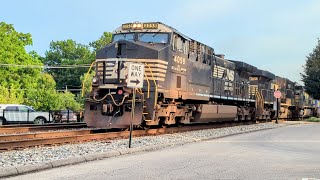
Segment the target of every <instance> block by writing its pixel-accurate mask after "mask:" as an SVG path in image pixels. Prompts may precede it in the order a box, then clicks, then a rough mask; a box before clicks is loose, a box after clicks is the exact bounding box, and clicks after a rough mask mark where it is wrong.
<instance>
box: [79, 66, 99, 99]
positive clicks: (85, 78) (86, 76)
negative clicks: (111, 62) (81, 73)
mask: <svg viewBox="0 0 320 180" xmlns="http://www.w3.org/2000/svg"><path fill="white" fill-rule="evenodd" d="M95 63H96V61H94V62H92V63H91V65H90V68H89V70H88V72H87V73H86V75H85V77H84V79H83V81H82V93H81V97H83V95H84V83H85V81H86V80H87V78H88V75H89V73H90V71H91V69H92V66H93V64H95ZM91 83H92V82H91Z"/></svg>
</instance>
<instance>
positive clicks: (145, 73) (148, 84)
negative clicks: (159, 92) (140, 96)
mask: <svg viewBox="0 0 320 180" xmlns="http://www.w3.org/2000/svg"><path fill="white" fill-rule="evenodd" d="M144 76H145V77H146V78H147V83H148V98H149V97H150V82H149V78H148V76H147V75H146V73H144Z"/></svg>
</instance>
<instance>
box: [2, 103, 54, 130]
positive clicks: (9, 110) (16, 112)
mask: <svg viewBox="0 0 320 180" xmlns="http://www.w3.org/2000/svg"><path fill="white" fill-rule="evenodd" d="M52 120H53V117H52V115H50V113H49V112H39V111H35V110H34V109H32V108H31V107H29V106H26V105H20V104H0V125H2V124H10V123H17V124H18V123H34V124H44V123H48V122H52Z"/></svg>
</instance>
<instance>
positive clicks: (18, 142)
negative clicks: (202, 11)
mask: <svg viewBox="0 0 320 180" xmlns="http://www.w3.org/2000/svg"><path fill="white" fill-rule="evenodd" d="M248 124H252V122H234V123H217V124H199V125H188V126H183V127H170V128H159V129H149V130H134V131H133V133H132V134H133V136H134V137H137V136H149V135H158V134H170V133H178V132H186V131H195V130H203V129H212V128H222V127H232V126H238V125H248ZM129 134H130V132H129V131H121V132H102V131H98V130H73V131H58V132H38V133H31V134H11V135H0V150H1V151H5V150H11V149H17V148H26V147H32V146H43V145H53V144H64V143H77V142H84V141H92V140H107V139H109V140H110V139H119V138H128V137H129Z"/></svg>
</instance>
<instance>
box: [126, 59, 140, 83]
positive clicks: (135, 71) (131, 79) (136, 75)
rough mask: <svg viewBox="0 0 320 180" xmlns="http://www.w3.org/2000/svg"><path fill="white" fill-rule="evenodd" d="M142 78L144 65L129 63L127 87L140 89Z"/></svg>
mask: <svg viewBox="0 0 320 180" xmlns="http://www.w3.org/2000/svg"><path fill="white" fill-rule="evenodd" d="M143 78H144V65H143V64H138V63H130V65H129V72H128V81H127V86H128V87H131V88H142V87H143Z"/></svg>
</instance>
